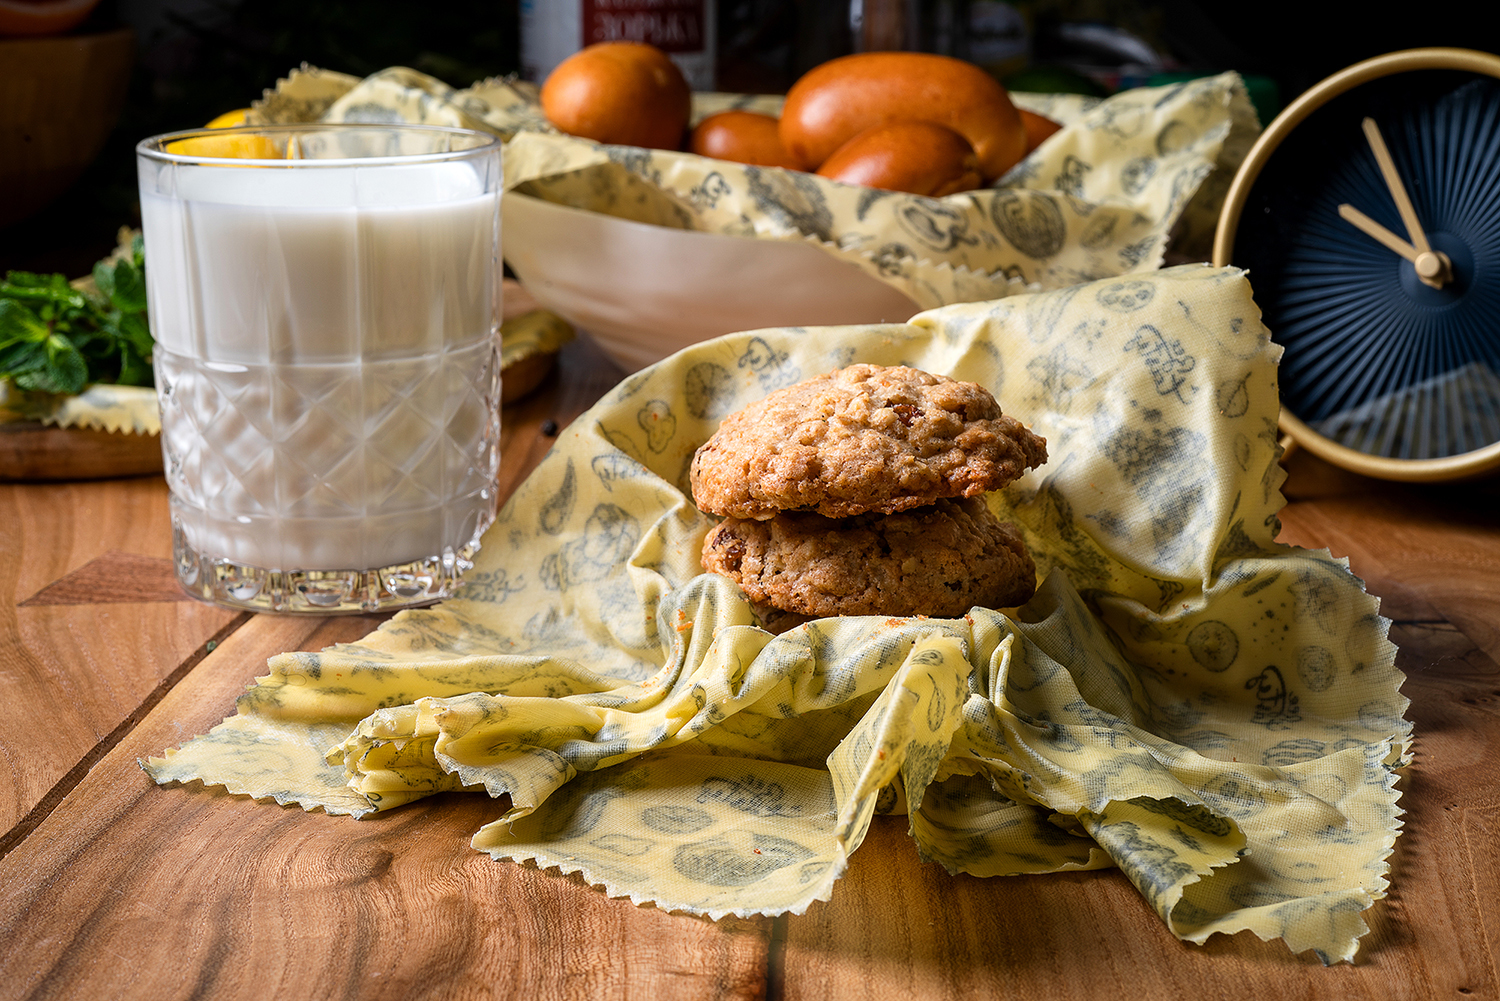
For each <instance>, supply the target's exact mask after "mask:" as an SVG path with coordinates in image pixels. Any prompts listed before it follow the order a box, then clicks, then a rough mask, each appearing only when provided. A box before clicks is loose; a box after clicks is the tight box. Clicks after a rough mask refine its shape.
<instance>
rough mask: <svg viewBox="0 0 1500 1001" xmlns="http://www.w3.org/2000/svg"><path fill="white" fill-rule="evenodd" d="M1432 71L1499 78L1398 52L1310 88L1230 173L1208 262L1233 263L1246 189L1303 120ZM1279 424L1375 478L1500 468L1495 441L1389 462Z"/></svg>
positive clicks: (1455, 61)
mask: <svg viewBox="0 0 1500 1001" xmlns="http://www.w3.org/2000/svg"><path fill="white" fill-rule="evenodd" d="M1432 69H1439V70H1468V71H1469V72H1471V73H1481V74H1484V75H1486V76H1492V77H1495V78H1497V79H1500V55H1496V54H1494V53H1490V52H1480V51H1478V50H1477V49H1460V48H1421V49H1403V50H1401V51H1399V52H1388V53H1386V54H1385V55H1381V56H1375V57H1373V58H1371V59H1366V60H1364V61H1363V62H1358V63H1355V64H1354V65H1353V66H1349V67H1347V68H1345V69H1342V70H1340V71H1339V72H1337V73H1335V74H1333V75H1332V76H1330V77H1328V78H1326V79H1324V80H1323V81H1321V82H1320V83H1317V84H1315V85H1314V86H1312V87H1311V88H1309V89H1308V90H1307V91H1306V92H1305V93H1303V94H1302V95H1301V96H1300V97H1298V98H1297V99H1296V100H1295V101H1293V102H1292V103H1291V104H1289V105H1287V106H1286V108H1284V109H1283V110H1282V112H1281V114H1279V115H1277V116H1276V118H1275V119H1274V120H1272V122H1271V124H1270V125H1268V126H1267V127H1266V130H1265V131H1264V132H1262V133H1261V135H1260V138H1259V139H1257V140H1256V142H1255V145H1253V146H1251V147H1250V152H1249V153H1247V154H1246V155H1245V160H1244V162H1243V163H1242V164H1240V169H1239V170H1238V171H1237V172H1236V173H1235V175H1234V180H1233V181H1232V182H1231V183H1230V185H1229V192H1228V194H1226V195H1225V197H1224V208H1223V209H1222V210H1220V212H1219V225H1218V228H1217V229H1216V231H1215V233H1214V250H1213V263H1214V264H1215V265H1216V266H1218V267H1223V266H1225V265H1228V264H1231V263H1233V262H1232V261H1231V260H1230V256H1231V253H1232V251H1233V250H1234V237H1235V234H1236V232H1237V230H1238V229H1239V221H1240V214H1241V213H1242V212H1243V211H1244V208H1245V201H1246V200H1247V199H1248V198H1249V196H1250V189H1251V188H1252V187H1254V185H1255V180H1256V178H1258V177H1259V176H1260V172H1261V170H1262V168H1264V167H1265V165H1266V162H1267V161H1269V160H1270V158H1271V155H1272V154H1273V153H1274V152H1275V151H1276V148H1277V147H1278V146H1280V145H1281V143H1282V140H1284V139H1285V138H1286V137H1287V136H1288V135H1289V134H1291V132H1292V131H1293V130H1294V129H1295V128H1296V127H1297V126H1298V125H1300V124H1302V121H1303V119H1305V118H1307V116H1309V115H1311V114H1312V113H1313V112H1314V111H1316V110H1318V109H1319V108H1321V107H1322V106H1323V105H1325V104H1327V103H1328V102H1329V101H1331V100H1332V99H1333V98H1335V97H1337V96H1339V95H1340V94H1342V93H1344V92H1346V91H1349V90H1352V89H1354V88H1355V87H1358V86H1359V85H1360V84H1362V83H1367V82H1369V81H1370V80H1375V79H1378V78H1379V77H1384V76H1392V75H1394V74H1396V73H1406V72H1411V71H1413V70H1432ZM1252 277H1253V276H1252ZM1280 424H1281V430H1282V433H1283V434H1288V435H1291V437H1292V440H1293V441H1295V442H1296V443H1297V444H1298V445H1300V446H1302V447H1303V448H1305V449H1307V450H1308V451H1309V452H1312V453H1313V454H1314V455H1316V456H1318V457H1319V458H1322V459H1326V460H1327V461H1329V462H1331V463H1333V464H1334V465H1337V466H1342V467H1343V468H1345V469H1348V470H1352V471H1353V472H1356V473H1362V474H1364V475H1365V476H1374V477H1377V478H1379V479H1385V480H1403V481H1406V482H1413V483H1427V482H1437V481H1442V480H1458V479H1466V478H1469V477H1473V476H1480V475H1483V474H1485V473H1488V472H1490V471H1492V470H1494V469H1497V468H1500V442H1496V443H1494V444H1491V445H1486V446H1485V447H1484V448H1481V449H1476V450H1475V451H1472V452H1465V453H1463V454H1462V455H1450V456H1445V457H1443V458H1440V459H1390V458H1386V457H1384V456H1378V455H1369V454H1366V453H1364V452H1360V451H1358V450H1356V449H1352V448H1349V447H1348V446H1347V445H1340V444H1339V443H1338V442H1336V441H1334V440H1333V439H1331V438H1328V437H1325V436H1324V435H1321V434H1319V433H1318V432H1316V431H1314V430H1313V429H1312V428H1310V427H1308V426H1307V424H1306V423H1304V422H1303V421H1302V420H1300V419H1299V418H1298V417H1297V416H1296V415H1294V414H1293V413H1292V412H1291V411H1289V410H1287V409H1286V407H1282V408H1281V420H1280Z"/></svg>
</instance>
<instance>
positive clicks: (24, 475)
mask: <svg viewBox="0 0 1500 1001" xmlns="http://www.w3.org/2000/svg"><path fill="white" fill-rule="evenodd" d="M161 470H162V465H161V438H160V437H159V436H158V435H154V434H152V435H145V434H116V433H114V432H112V431H95V430H93V429H90V428H56V427H47V426H46V425H43V424H40V423H34V422H17V423H14V424H0V481H8V482H18V481H41V480H103V479H113V478H115V477H120V476H145V475H149V474H151V473H160V472H161Z"/></svg>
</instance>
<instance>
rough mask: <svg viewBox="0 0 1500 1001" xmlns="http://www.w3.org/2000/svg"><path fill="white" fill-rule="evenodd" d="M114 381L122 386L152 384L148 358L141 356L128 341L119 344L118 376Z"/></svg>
mask: <svg viewBox="0 0 1500 1001" xmlns="http://www.w3.org/2000/svg"><path fill="white" fill-rule="evenodd" d="M115 381H116V382H118V383H119V384H120V385H122V386H149V385H151V384H152V376H151V361H150V359H148V358H143V357H142V356H141V355H140V354H139V353H138V352H137V351H136V350H135V348H134V347H132V346H131V345H130V343H129V342H125V343H122V344H121V345H120V377H119V378H118V379H116V380H115Z"/></svg>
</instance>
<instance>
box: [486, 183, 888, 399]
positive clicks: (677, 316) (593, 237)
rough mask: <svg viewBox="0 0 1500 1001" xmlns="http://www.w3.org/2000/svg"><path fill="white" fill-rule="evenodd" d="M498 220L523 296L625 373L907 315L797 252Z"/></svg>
mask: <svg viewBox="0 0 1500 1001" xmlns="http://www.w3.org/2000/svg"><path fill="white" fill-rule="evenodd" d="M501 212H502V214H503V216H504V225H503V229H502V233H503V235H504V241H505V260H506V262H507V263H509V264H510V266H511V269H512V270H513V271H515V273H516V276H517V277H518V278H520V280H521V284H523V285H525V286H526V289H527V290H528V291H529V292H530V293H531V294H532V295H533V296H535V297H536V300H537V302H539V303H540V304H541V305H542V306H544V307H545V308H547V309H550V310H552V311H553V312H555V313H557V314H559V315H561V316H562V317H564V318H565V319H567V320H568V322H570V323H572V324H573V325H574V326H575V327H578V328H579V329H581V330H585V331H587V332H588V333H589V334H591V335H592V336H593V337H594V339H595V340H597V341H598V342H599V345H600V346H601V347H602V348H603V349H604V350H605V352H606V353H608V354H609V356H610V357H611V358H613V359H614V360H615V361H616V362H617V363H618V364H619V365H620V366H621V367H622V368H624V369H626V370H627V371H631V372H633V371H636V370H637V369H641V368H644V367H646V366H647V365H650V364H651V363H653V362H656V361H659V360H661V359H662V358H665V357H667V356H668V355H670V354H673V353H674V352H676V351H678V350H680V349H682V348H685V347H687V346H688V345H690V344H696V343H697V342H698V341H702V340H707V339H708V338H711V337H718V336H719V335H721V334H728V333H732V332H734V331H737V330H756V329H759V328H761V327H794V326H822V325H827V324H840V323H881V322H889V323H900V322H902V321H905V320H907V319H910V318H911V316H912V315H913V314H914V313H916V312H917V306H916V304H915V303H913V302H912V301H911V300H910V299H908V298H907V297H906V296H905V295H903V294H901V293H900V292H898V291H896V290H895V289H893V288H891V287H890V286H889V285H886V284H885V283H884V282H881V281H879V280H877V279H875V278H871V277H870V276H869V275H867V274H865V273H864V272H863V271H861V270H859V268H857V267H855V266H854V265H852V264H849V263H847V262H845V261H841V260H839V259H837V258H835V257H833V256H832V255H830V254H826V253H824V252H823V251H821V250H819V249H818V248H817V247H813V246H809V245H808V244H805V243H788V242H785V241H781V240H755V239H750V238H747V237H735V236H722V235H720V234H718V233H697V232H692V231H689V230H681V229H668V228H666V227H662V226H649V225H646V224H645V223H638V222H630V221H628V220H625V219H617V218H615V217H613V216H607V215H601V214H599V213H597V212H587V211H584V210H583V209H575V208H571V207H568V206H565V205H555V204H553V203H551V202H545V201H542V200H541V199H539V198H533V197H531V196H529V195H522V194H517V193H516V192H508V193H507V194H506V195H505V197H504V199H503V201H502V202H501Z"/></svg>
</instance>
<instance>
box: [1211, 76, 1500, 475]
mask: <svg viewBox="0 0 1500 1001" xmlns="http://www.w3.org/2000/svg"><path fill="white" fill-rule="evenodd" d="M1213 260H1214V263H1215V264H1218V265H1224V264H1233V265H1235V266H1237V267H1242V268H1245V269H1247V270H1248V271H1249V276H1250V282H1251V285H1252V286H1253V288H1254V290H1255V299H1256V302H1257V303H1259V304H1260V306H1261V309H1262V311H1263V317H1262V319H1263V320H1264V322H1265V324H1266V326H1267V327H1268V328H1269V329H1270V331H1271V337H1272V339H1273V340H1274V341H1276V343H1278V344H1280V345H1281V346H1282V347H1283V348H1284V354H1283V356H1282V360H1281V369H1280V385H1281V406H1282V409H1281V429H1282V431H1283V433H1285V434H1287V435H1290V436H1291V438H1292V440H1293V441H1295V442H1296V443H1297V444H1298V445H1300V446H1302V447H1304V448H1306V449H1308V450H1309V451H1311V452H1313V453H1315V454H1317V455H1319V456H1321V457H1322V458H1324V459H1327V460H1328V461H1330V462H1333V463H1335V464H1337V465H1340V466H1343V467H1344V468H1347V469H1351V470H1353V471H1355V472H1359V473H1363V474H1365V475H1368V476H1377V477H1381V478H1383V479H1390V480H1408V481H1434V480H1447V479H1460V478H1465V477H1470V476H1477V475H1480V474H1483V473H1487V472H1490V471H1492V470H1494V469H1496V468H1500V56H1495V55H1491V54H1489V53H1483V52H1475V51H1470V50H1467V49H1451V48H1428V49H1411V50H1408V51H1404V52H1393V53H1390V54H1388V55H1383V56H1378V57H1376V58H1374V59H1369V60H1366V61H1365V62H1361V63H1357V64H1356V65H1354V66H1350V67H1349V68H1347V69H1345V70H1342V71H1340V72H1338V73H1336V74H1334V75H1333V76H1331V77H1329V78H1328V79H1326V80H1324V81H1322V82H1321V83H1319V84H1318V85H1316V86H1314V87H1313V88H1312V89H1310V90H1308V91H1307V92H1306V93H1305V94H1303V95H1302V96H1300V97H1299V98H1297V100H1295V101H1294V102H1292V104H1291V105H1290V106H1288V107H1287V108H1286V110H1284V111H1283V112H1282V113H1281V114H1280V115H1278V116H1277V117H1276V119H1275V120H1274V121H1273V122H1272V123H1271V124H1270V126H1269V127H1267V129H1266V130H1265V132H1264V133H1263V134H1262V135H1261V137H1260V139H1259V141H1257V142H1256V144H1255V145H1254V146H1253V147H1252V148H1251V150H1250V152H1249V154H1248V155H1247V157H1246V159H1245V161H1244V163H1243V165H1242V166H1241V167H1240V170H1239V172H1238V174H1237V175H1236V176H1235V179H1234V181H1233V183H1232V184H1231V186H1230V189H1229V193H1228V195H1227V196H1226V200H1225V205H1224V209H1223V212H1222V214H1221V215H1220V218H1219V226H1218V230H1217V232H1216V234H1215V240H1214V254H1213Z"/></svg>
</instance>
